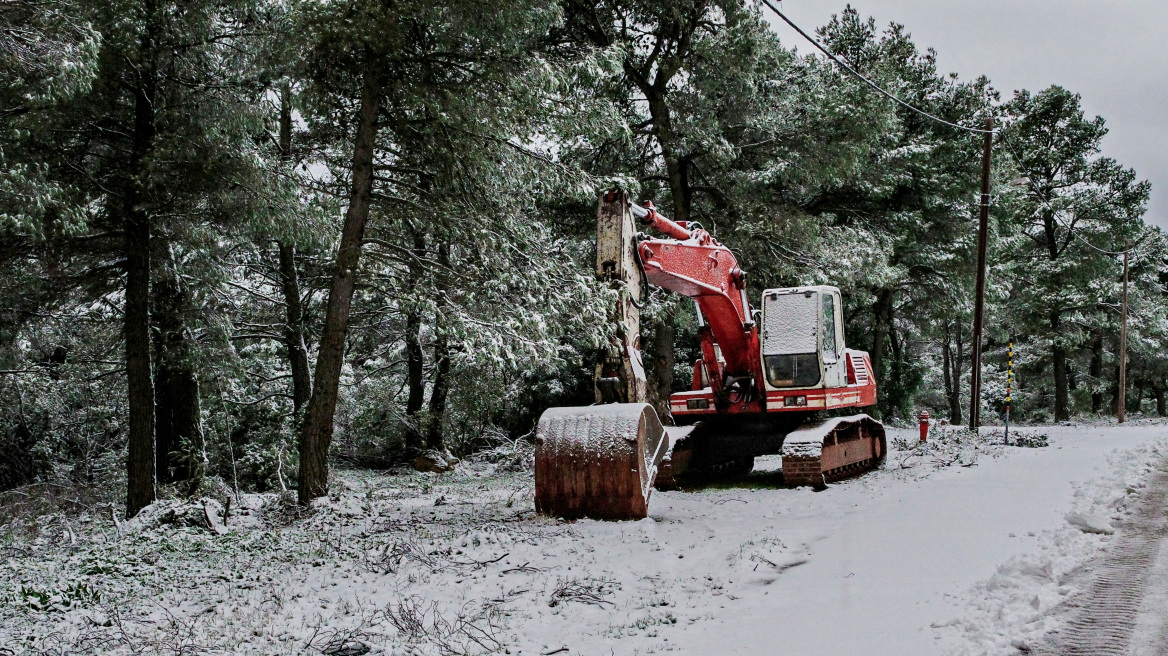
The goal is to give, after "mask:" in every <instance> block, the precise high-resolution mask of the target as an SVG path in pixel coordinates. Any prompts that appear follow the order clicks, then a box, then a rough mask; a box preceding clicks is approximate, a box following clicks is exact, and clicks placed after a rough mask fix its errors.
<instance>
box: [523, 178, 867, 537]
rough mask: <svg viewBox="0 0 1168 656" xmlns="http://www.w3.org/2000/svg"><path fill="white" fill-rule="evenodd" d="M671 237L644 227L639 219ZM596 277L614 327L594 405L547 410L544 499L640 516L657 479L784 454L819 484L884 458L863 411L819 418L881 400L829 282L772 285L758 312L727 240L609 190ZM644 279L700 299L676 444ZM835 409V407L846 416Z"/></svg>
mask: <svg viewBox="0 0 1168 656" xmlns="http://www.w3.org/2000/svg"><path fill="white" fill-rule="evenodd" d="M637 221H639V222H640V223H641V224H642V225H644V226H646V227H650V228H653V229H654V230H655V231H657V232H659V233H661V234H663V235H665V236H664V237H663V238H650V237H647V236H645V235H644V234H641V233H638V232H636V230H635V228H636V222H637ZM596 247H597V248H596V274H597V276H598V277H599V278H600V279H602V280H605V281H608V282H609V283H610V284H611V285H612V286H613V287H614V288H616V289H617V290H619V301H618V302H617V304H616V307H614V308H613V316H612V318H613V323H614V327H615V330H614V331H613V337H612V340H611V343H610V344H609V347H608V349H607V351H606V353H605V354H604V356H603V357H602V358H600V361H599V362H598V363H597V365H596V372H595V379H594V380H595V388H596V404H595V405H591V406H582V407H567V408H550V409H548V410H547V411H546V412H544V414H543V415H542V416H541V417H540V419H539V424H538V427H537V428H536V438H535V441H536V449H535V505H536V510H538V511H539V512H541V513H544V514H547V515H554V516H558V517H569V518H574V517H593V518H596V519H640V518H644V517H645V516H647V514H648V510H649V497H650V495H651V493H652V490H653V487H654V485H656V486H657V487H672V486H675V485H677V482H678V481H679V480H684V479H685V478H686V477H700V476H703V475H710V474H718V473H740V474H745V473H749V472H750V470H751V469H752V468H753V466H754V458H755V457H756V456H761V455H768V454H781V455H782V471H783V478H784V481H785V482H786V483H787V484H789V485H812V486H822V485H824V484H825V483H826V482H829V481H833V480H839V479H842V478H846V477H849V476H853V475H856V474H860V473H863V472H865V471H868V470H871V469H874V468H876V467H878V466H879V465H880V463H881V462H882V461H883V459H884V455H885V449H886V445H885V438H884V427H883V426H882V425H881V424H880V423H879V422H877V421H876V420H874V419H872V418H871V417H869V416H868V415H865V414H856V415H852V416H837V417H833V418H831V419H827V420H824V421H819V422H816V415H819V414H820V413H822V412H824V411H838V410H839V409H844V408H864V407H867V406H871V405H873V404H874V403H875V402H876V382H875V378H874V376H873V374H872V367H871V361H870V360H869V358H868V354H867V353H864V352H862V351H855V350H851V349H848V348H846V347H845V345H844V330H843V312H842V309H843V308H842V306H841V298H840V292H839V290H838V289H836V288H835V287H830V286H825V285H820V286H812V287H794V288H786V289H767V290H764V291H763V294H762V305H761V309H759V310H754V309H752V307H751V305H750V302H749V300H748V299H747V293H746V276H745V274H744V273H743V271H742V270H741V269H739V268H738V263H737V260H736V259H735V257H734V254H733V253H732V252H731V251H730V249H729V248H727V247H726V246H723V245H722V244H720V243H718V241H717V240H715V239H714V238H713V237H711V236H710V234H709V233H708V232H706V231H705V230H703V229H702V228H701V226H700V225H698V224H696V223H693V222H689V223H686V222H681V221H678V222H675V221H671V220H669V219H667V218H665V217H664V216H662V215H661V214H659V213H658V212H657V211H656V210H655V209H654V208H653V205H652V203H645V206H644V207H638V206H637V205H634V204H632V203H630V202H629V199H628V196H627V195H626V194H625V193H624V192H623V191H619V190H617V191H610V192H608V193H606V194H604V195H603V196H602V197H601V199H600V204H599V208H598V210H597V236H596ZM646 281H648V282H650V283H652V284H654V285H657V286H659V287H664V288H665V289H670V290H672V291H674V292H677V293H679V294H683V295H685V296H688V297H690V298H692V299H693V300H694V302H695V304H696V306H697V316H698V337H699V339H700V341H701V353H702V357H701V359H699V360H698V361H697V362H696V363H694V371H693V384H692V386H691V389H690V390H689V391H686V392H678V393H675V394H673V395H671V397H670V400H669V406H670V414H671V415H672V416H673V419H674V421H675V422H677V423H678V424H691V423H696V425H695V426H694V428H693V430H692V431H691V432H690V433H689V434H688V435H685V436H684V437H682V438H680V439H678V440H676V441H675V442H673V443H671V442H670V439H669V436H668V435H667V433H666V431H665V429H664V428H663V426H662V422H661V420H660V418H659V417H658V416H657V413H656V412H655V411H654V409H653V406H651V405H649V404H648V403H646V402H645V401H646V386H645V373H644V368H643V367H642V364H641V353H640V349H639V334H640V307H641V302H642V300H643V299H642V294H643V290H644V283H645V282H646ZM836 414H838V412H837V413H836Z"/></svg>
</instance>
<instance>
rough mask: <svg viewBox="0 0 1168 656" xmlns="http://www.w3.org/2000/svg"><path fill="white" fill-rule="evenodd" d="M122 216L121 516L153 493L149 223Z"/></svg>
mask: <svg viewBox="0 0 1168 656" xmlns="http://www.w3.org/2000/svg"><path fill="white" fill-rule="evenodd" d="M128 204H131V205H136V203H134V202H133V201H129V202H128ZM126 219H127V220H126V308H125V328H124V331H125V339H126V380H127V382H128V384H129V392H128V395H127V401H128V405H129V424H130V434H129V449H128V451H129V453H128V462H127V467H126V517H133V516H134V515H137V514H138V511H140V510H142V509H143V508H145V507H146V506H148V505H150V504H151V503H153V502H154V499H155V497H156V490H155V460H154V382H153V380H152V379H151V376H150V222H149V219H148V218H147V216H146V213H145V212H144V211H142V210H141V209H140V208H136V207H130V208H127V217H126Z"/></svg>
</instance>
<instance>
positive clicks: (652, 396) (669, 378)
mask: <svg viewBox="0 0 1168 656" xmlns="http://www.w3.org/2000/svg"><path fill="white" fill-rule="evenodd" d="M676 303H677V301H676V300H673V301H671V304H673V305H674V306H675V307H676ZM665 314H666V316H665V317H664V318H663V319H661V320H659V321H654V322H653V343H652V347H651V350H650V360H649V362H650V363H651V366H649V367H648V368H647V371H646V374H647V375H648V377H649V380H648V385H647V387H648V392H649V403H651V404H653V408H654V409H655V410H657V416H658V417H660V418H661V421H663V422H667V423H670V424H671V423H673V422H672V417H671V415H670V414H669V395H670V394H672V393H673V365H674V352H673V344H674V341H676V338H677V331H676V329H675V328H674V326H673V322H672V321H671V320H670V318H669V316H668V315H672V314H673V312H672V311H671V312H667V313H665Z"/></svg>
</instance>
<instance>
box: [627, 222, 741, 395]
mask: <svg viewBox="0 0 1168 656" xmlns="http://www.w3.org/2000/svg"><path fill="white" fill-rule="evenodd" d="M632 212H633V216H634V217H636V218H637V219H638V220H640V221H641V223H642V224H644V225H645V226H648V227H651V228H653V229H654V230H656V231H658V232H660V233H662V234H664V235H666V237H665V238H660V239H654V238H647V239H643V240H641V241H640V243H639V244H638V245H637V252H638V254H639V255H640V258H641V263H642V265H643V266H644V268H645V277H646V278H648V280H649V282H651V283H653V284H654V285H657V286H658V287H664V288H665V289H669V290H671V291H674V292H677V293H678V294H682V295H683V296H688V297H690V298H692V299H693V300H694V301H695V302H696V303H697V306H698V310H699V312H700V313H701V318H700V320H699V323H700V325H701V327H700V329H699V336H700V338H701V342H702V360H703V362H704V363H705V366H706V371H707V373H708V375H709V379H710V386H711V387H712V388H713V390H714V394H715V397H717V398H719V399H721V402H722V403H723V404H732V403H733V404H740V405H745V406H747V407H743V408H741V410H747V409H754V410H758V411H762V407H761V405H762V395H761V394H759V393H758V390H761V389H763V381H762V375H763V372H762V368H761V366H760V365H759V357H758V353H759V342H758V326H757V325H756V324H755V322H754V318H753V316H752V313H751V307H750V302H749V300H748V299H747V296H746V275H745V274H744V273H743V271H742V269H740V268H739V267H738V260H737V259H736V258H735V257H734V253H732V252H731V251H730V249H729V248H727V247H726V246H724V245H722V244H720V243H718V241H717V240H716V239H714V238H713V237H711V236H710V233H708V232H706V231H705V230H703V229H701V228H700V227H697V226H692V225H691V224H686V223H679V222H676V221H670V220H669V219H667V218H665V217H664V216H661V214H659V213H658V212H657V211H656V209H654V207H653V204H652V203H646V204H645V207H637V206H635V205H634V206H632ZM715 345H716V346H717V349H715ZM719 352H720V355H721V357H720V358H719V357H718V355H719ZM749 406H759V407H757V408H751V407H749Z"/></svg>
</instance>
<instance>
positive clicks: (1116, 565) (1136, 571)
mask: <svg viewBox="0 0 1168 656" xmlns="http://www.w3.org/2000/svg"><path fill="white" fill-rule="evenodd" d="M1163 466H1164V465H1163V464H1162V465H1161V467H1163ZM1145 490H1146V491H1145V492H1144V494H1143V497H1144V498H1143V499H1142V500H1141V502H1140V504H1139V506H1138V510H1137V512H1136V514H1135V515H1133V516H1132V518H1131V519H1130V520H1129V521H1128V522H1126V523H1125V524H1124V525H1123V526H1122V527H1121V531H1122V532H1121V533H1120V535H1119V537H1118V539H1117V540H1116V542H1115V544H1114V545H1113V546H1112V547H1111V549H1110V550H1109V552H1108V553H1107V555H1105V556H1103V557H1102V561H1101V562H1100V564H1099V567H1098V570H1097V571H1098V573H1097V574H1096V575H1095V579H1094V581H1093V582H1092V583H1091V588H1090V590H1089V591H1087V592H1085V593H1083V594H1081V595H1080V596H1079V599H1078V600H1076V601H1072V602H1069V603H1068V606H1071V607H1072V608H1073V610H1072V611H1071V612H1072V616H1071V619H1070V621H1069V623H1068V624H1067V626H1066V628H1064V629H1063V630H1062V631H1057V632H1051V633H1050V634H1048V635H1047V644H1045V645H1043V646H1041V647H1039V648H1037V649H1035V650H1034V653H1037V654H1049V655H1051V656H1054V655H1058V656H1079V655H1082V656H1110V655H1112V654H1115V655H1117V656H1118V655H1123V656H1127V654H1129V653H1130V650H1131V644H1130V643H1131V638H1132V632H1133V631H1134V630H1135V627H1136V619H1137V616H1138V615H1139V612H1140V605H1141V602H1142V600H1143V598H1144V590H1145V584H1146V582H1147V579H1148V573H1149V572H1150V571H1151V569H1152V567H1153V565H1154V564H1155V562H1156V556H1157V553H1158V552H1159V550H1160V544H1161V542H1162V541H1163V540H1164V538H1165V536H1166V535H1168V520H1166V519H1165V517H1164V511H1165V510H1168V473H1158V474H1156V475H1154V476H1152V478H1151V480H1150V481H1149V482H1148V487H1147V488H1145Z"/></svg>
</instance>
